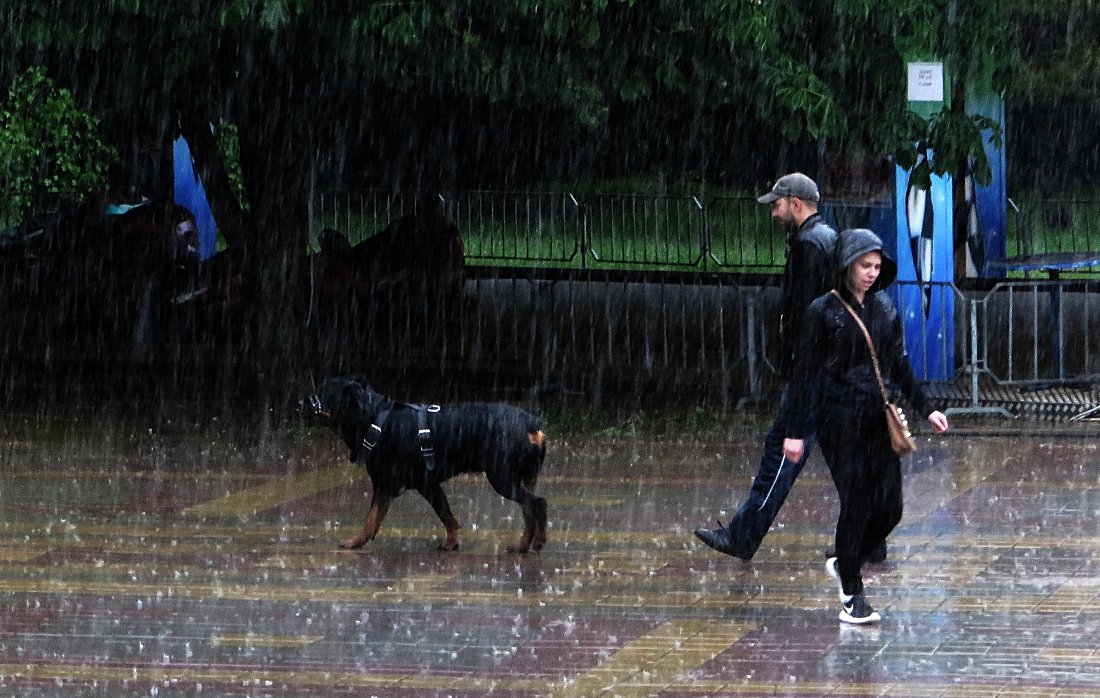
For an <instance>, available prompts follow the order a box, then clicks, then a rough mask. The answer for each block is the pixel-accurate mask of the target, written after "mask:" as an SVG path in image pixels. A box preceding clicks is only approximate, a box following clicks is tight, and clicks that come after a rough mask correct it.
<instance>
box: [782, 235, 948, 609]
mask: <svg viewBox="0 0 1100 698" xmlns="http://www.w3.org/2000/svg"><path fill="white" fill-rule="evenodd" d="M837 253H838V258H839V261H840V265H839V269H840V274H839V278H838V283H837V289H836V292H830V293H827V294H825V295H823V296H820V297H819V298H817V299H816V300H814V301H813V303H811V304H810V306H809V308H808V309H807V310H806V315H805V318H804V320H803V327H802V333H801V335H802V336H801V341H800V342H799V350H798V358H797V360H796V365H795V371H794V375H793V379H792V381H791V383H792V386H802V387H801V388H797V389H794V390H792V391H791V395H792V399H793V404H792V410H791V414H792V418H791V419H790V420H789V422H788V424H789V425H791V428H790V429H789V433H788V434H787V438H786V440H785V441H784V442H783V451H784V454H785V455H786V457H787V458H789V459H790V460H792V461H797V460H798V459H799V458H801V457H802V451H803V442H802V437H803V434H802V433H800V428H799V427H798V425H801V424H804V423H805V421H806V420H805V419H803V418H802V417H803V416H804V415H805V414H807V412H808V411H809V410H810V408H811V405H810V404H809V400H808V396H809V395H811V394H812V391H811V390H810V389H809V387H808V386H810V385H812V383H813V382H814V381H815V380H816V381H820V384H819V385H820V391H821V398H820V405H821V407H820V408H819V409H818V414H817V436H818V442H819V443H820V444H821V452H822V454H823V455H824V456H825V462H826V463H827V464H828V466H829V472H830V473H831V474H832V477H833V482H834V483H836V489H837V493H838V494H839V496H840V518H839V519H838V520H837V525H836V557H831V558H829V559H828V561H827V562H826V565H825V569H826V571H828V573H829V574H830V575H831V576H832V577H834V578H836V579H837V581H838V583H839V586H840V602H841V606H842V608H841V611H840V620H842V621H844V622H846V623H855V624H863V623H874V622H877V621H878V620H880V615H879V613H878V612H877V611H875V610H874V609H873V608H871V606H870V604H868V603H867V600H866V599H865V598H864V596H863V577H862V576H861V574H860V567H861V566H862V564H863V559H864V558H865V557H866V556H867V554H868V553H870V552H871V550H872V549H873V548H874V547H875V546H876V545H878V544H879V543H881V542H882V541H884V540H885V539H886V536H887V534H889V533H890V531H892V530H893V528H894V527H895V526H896V525H897V524H898V522H899V521H901V511H902V493H901V461H900V460H899V459H898V456H897V455H896V454H895V453H894V451H893V449H892V448H891V446H890V435H889V432H888V431H887V427H886V417H885V413H884V410H883V404H882V392H881V390H880V388H879V383H878V378H877V377H876V375H875V369H874V365H873V363H872V360H871V353H870V350H869V349H868V346H867V339H866V336H865V335H864V333H863V330H862V329H861V328H860V326H859V324H858V323H857V322H856V320H855V318H853V317H852V314H851V313H852V312H854V313H855V314H857V315H858V316H859V318H860V319H861V320H862V322H863V324H864V325H865V326H866V328H867V331H868V332H869V333H870V335H871V339H872V341H873V343H874V347H875V353H876V354H877V355H878V363H879V367H880V369H881V371H882V376H883V379H884V380H885V381H886V384H887V386H888V387H892V388H895V389H896V390H898V391H900V392H901V393H902V394H903V395H904V396H905V397H906V399H907V400H908V401H909V404H910V405H912V407H913V409H914V410H916V411H917V412H918V413H919V414H921V415H923V416H925V417H927V419H928V421H929V422H930V423H931V425H932V428H933V429H934V430H935V431H936V432H943V431H946V430H947V417H946V416H945V415H944V414H943V413H942V412H940V411H938V410H933V409H932V408H931V406H930V405H929V404H928V400H927V398H926V397H925V395H924V392H923V391H922V390H921V388H920V386H919V385H918V384H917V381H916V378H915V377H914V376H913V369H912V368H911V367H910V366H909V359H908V358H907V357H906V354H905V344H904V339H903V336H902V327H901V319H900V318H899V317H898V313H897V309H896V308H895V306H894V303H893V301H892V300H891V299H890V297H889V296H887V295H886V294H885V293H880V292H879V291H880V290H881V289H883V288H885V287H887V286H889V285H890V284H891V283H893V281H894V278H895V277H896V276H897V264H895V262H894V260H892V259H890V257H888V256H887V255H886V253H885V252H884V251H883V248H882V240H880V239H879V237H878V236H877V235H875V234H874V233H873V232H871V231H870V230H866V229H864V228H855V229H851V230H845V231H844V232H843V233H841V234H840V237H839V239H838V241H837ZM826 406H828V407H827V409H826Z"/></svg>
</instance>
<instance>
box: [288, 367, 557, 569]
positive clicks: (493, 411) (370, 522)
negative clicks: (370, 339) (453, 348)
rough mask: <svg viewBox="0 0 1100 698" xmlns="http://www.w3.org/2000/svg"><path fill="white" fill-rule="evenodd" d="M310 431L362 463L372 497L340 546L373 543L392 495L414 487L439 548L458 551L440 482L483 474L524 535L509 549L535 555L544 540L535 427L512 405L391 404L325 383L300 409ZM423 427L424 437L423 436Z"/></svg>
mask: <svg viewBox="0 0 1100 698" xmlns="http://www.w3.org/2000/svg"><path fill="white" fill-rule="evenodd" d="M302 416H303V419H304V420H305V422H306V424H308V425H311V426H327V427H329V428H331V429H332V430H333V431H335V432H336V433H337V434H339V435H340V436H341V437H342V438H343V440H344V442H345V443H346V444H347V445H348V448H349V449H351V453H350V454H349V456H348V458H349V459H350V460H351V461H352V462H355V463H359V464H361V465H364V466H366V468H367V473H368V474H370V479H371V486H372V490H373V491H372V494H371V504H370V509H369V510H368V511H367V516H366V519H364V521H363V530H362V531H360V532H359V534H358V535H356V536H354V537H352V538H348V539H346V540H344V541H341V542H340V547H342V548H352V549H353V548H359V547H361V546H362V545H363V544H364V543H366V542H367V541H371V540H374V538H375V536H376V535H378V529H379V528H380V527H381V525H382V519H383V518H385V516H386V512H387V511H388V510H389V506H390V502H392V501H393V498H394V497H396V496H397V495H399V494H401V493H402V492H404V491H405V490H407V489H412V490H416V491H417V492H419V493H420V494H421V495H422V496H423V497H424V499H427V500H428V503H430V504H431V505H432V508H433V509H435V513H436V515H438V516H439V520H440V521H442V522H443V525H444V526H445V527H446V529H447V539H446V540H445V541H444V542H443V543H442V544H440V546H439V547H440V549H441V550H454V549H456V548H458V520H457V519H456V518H455V515H454V514H453V513H452V512H451V505H450V504H449V503H448V501H447V495H445V494H444V493H443V488H442V487H440V485H441V483H443V482H445V481H446V480H449V479H450V478H452V477H454V476H455V475H458V474H460V473H476V472H484V473H485V476H486V477H487V478H488V479H489V484H490V485H492V486H493V489H494V490H496V491H497V492H499V493H500V494H501V495H502V496H503V497H505V498H507V499H510V500H512V501H513V502H516V503H517V504H519V506H520V509H521V510H522V511H523V536H522V537H521V538H520V539H519V543H517V544H516V545H513V546H509V548H508V550H509V552H520V553H524V552H527V551H529V550H541V549H542V546H543V545H544V544H545V543H546V500H545V499H543V498H542V497H538V496H535V492H534V491H535V482H536V481H537V479H538V475H539V470H540V469H541V468H542V463H543V460H544V459H545V457H546V443H545V436H544V434H543V432H542V422H541V421H540V420H539V419H538V418H537V417H535V416H533V415H531V414H529V413H527V412H525V411H523V410H521V409H519V408H518V407H513V406H511V405H502V404H489V403H480V402H467V403H457V404H453V405H442V406H436V405H431V406H424V405H407V404H403V403H399V402H395V401H393V400H391V399H389V398H387V397H385V396H383V395H380V394H379V393H377V392H375V391H374V390H372V389H371V388H370V387H369V386H367V385H366V384H364V383H362V382H360V381H358V380H355V379H352V378H331V379H329V380H326V381H325V382H324V383H322V384H321V386H320V387H319V388H318V389H317V391H316V392H315V393H314V394H313V395H311V396H310V398H309V400H308V401H307V402H305V403H303V404H302ZM425 430H427V432H428V433H427V434H425Z"/></svg>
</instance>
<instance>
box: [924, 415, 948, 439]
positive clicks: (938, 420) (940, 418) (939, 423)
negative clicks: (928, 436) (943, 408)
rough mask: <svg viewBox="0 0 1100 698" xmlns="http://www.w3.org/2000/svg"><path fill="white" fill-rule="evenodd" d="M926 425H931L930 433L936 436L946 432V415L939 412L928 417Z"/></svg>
mask: <svg viewBox="0 0 1100 698" xmlns="http://www.w3.org/2000/svg"><path fill="white" fill-rule="evenodd" d="M928 423H929V424H931V425H932V431H934V432H936V433H937V434H942V433H943V432H945V431H947V415H945V414H944V413H943V412H940V411H939V410H936V411H935V412H933V413H932V414H930V415H928Z"/></svg>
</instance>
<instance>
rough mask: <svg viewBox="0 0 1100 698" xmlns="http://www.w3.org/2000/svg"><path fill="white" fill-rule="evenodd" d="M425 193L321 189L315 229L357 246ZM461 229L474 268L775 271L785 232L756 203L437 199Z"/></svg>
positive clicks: (858, 212) (840, 220) (870, 212)
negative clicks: (337, 234) (340, 234)
mask: <svg viewBox="0 0 1100 698" xmlns="http://www.w3.org/2000/svg"><path fill="white" fill-rule="evenodd" d="M423 196H424V194H423V193H417V192H384V191H333V192H322V193H321V194H320V196H319V199H318V203H317V205H316V206H315V209H314V221H313V225H312V226H311V230H313V231H318V230H320V229H321V228H336V229H339V230H341V231H343V232H344V233H345V234H346V235H347V236H348V239H349V240H350V241H351V242H352V244H356V243H358V242H360V241H361V240H364V239H366V238H368V237H370V236H372V235H374V234H375V233H377V232H379V231H381V230H382V229H383V228H385V227H386V225H387V224H388V222H389V221H390V220H392V219H394V218H397V217H399V216H401V215H404V214H405V213H409V212H415V210H416V209H417V206H418V205H419V204H418V202H421V201H423ZM438 196H439V198H440V199H441V200H442V201H443V202H444V203H445V205H446V208H447V212H448V214H449V215H450V217H451V219H452V220H453V221H454V222H455V224H456V225H457V226H458V228H459V230H460V231H461V232H462V237H463V244H464V246H465V257H466V261H467V263H469V264H473V265H482V266H520V267H552V268H566V269H630V270H647V269H648V270H695V271H719V272H720V271H734V272H737V271H740V272H753V273H773V272H777V271H779V270H780V269H782V267H783V263H784V255H785V254H786V235H785V233H784V231H783V230H782V229H781V228H780V227H779V226H777V225H776V224H775V223H774V222H773V221H772V220H771V218H770V211H769V209H768V207H766V206H763V205H761V204H759V203H757V202H756V199H755V198H753V197H732V196H731V197H714V198H711V199H709V200H706V201H704V200H703V199H700V198H699V197H695V196H661V195H639V194H586V195H581V194H574V193H558V192H495V191H463V192H457V193H453V194H446V195H438ZM880 210H884V207H883V206H880V205H876V204H858V205H856V204H849V203H844V202H825V203H824V204H823V206H822V212H823V214H824V215H825V217H826V219H827V220H829V221H830V222H833V223H835V224H837V225H840V226H841V227H855V226H861V227H869V225H870V220H871V218H872V217H873V216H875V215H876V214H877V213H881V211H880Z"/></svg>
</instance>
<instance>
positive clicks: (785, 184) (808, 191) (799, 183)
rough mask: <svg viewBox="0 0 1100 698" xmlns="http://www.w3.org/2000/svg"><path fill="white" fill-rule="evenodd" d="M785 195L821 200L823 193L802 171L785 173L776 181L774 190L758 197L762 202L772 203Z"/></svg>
mask: <svg viewBox="0 0 1100 698" xmlns="http://www.w3.org/2000/svg"><path fill="white" fill-rule="evenodd" d="M784 196H793V197H794V198H796V199H802V200H803V201H814V202H817V201H821V193H820V192H819V191H818V190H817V183H816V182H814V181H813V180H812V179H810V178H809V177H807V176H806V175H804V174H802V173H801V172H792V173H791V174H787V175H783V176H782V177H780V178H779V179H777V180H776V181H775V186H773V187H772V190H771V191H770V192H768V193H767V194H764V195H763V196H761V197H760V198H758V199H757V201H759V202H760V203H762V204H770V203H771V202H773V201H775V200H776V199H779V198H781V197H784Z"/></svg>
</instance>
